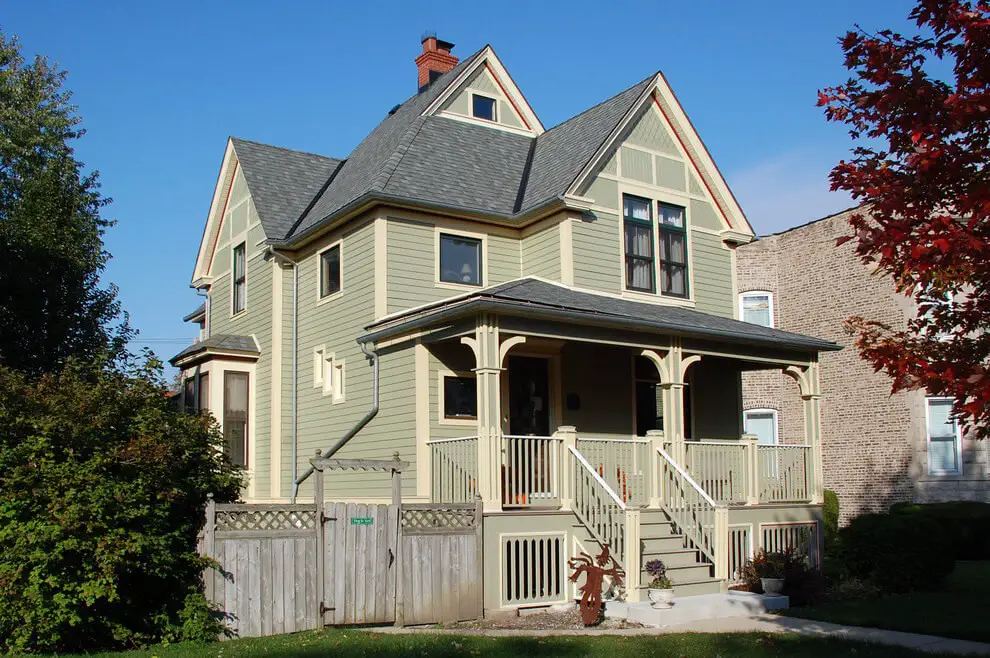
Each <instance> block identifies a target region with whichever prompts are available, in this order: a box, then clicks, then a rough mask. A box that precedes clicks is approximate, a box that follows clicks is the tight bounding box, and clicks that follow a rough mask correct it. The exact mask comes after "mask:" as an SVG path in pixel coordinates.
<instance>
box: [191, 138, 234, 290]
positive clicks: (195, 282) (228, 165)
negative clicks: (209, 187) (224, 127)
mask: <svg viewBox="0 0 990 658" xmlns="http://www.w3.org/2000/svg"><path fill="white" fill-rule="evenodd" d="M237 167H238V162H237V154H236V153H235V152H234V145H233V142H232V140H230V139H229V138H228V139H227V148H226V149H225V150H224V154H223V161H222V162H221V164H220V174H219V175H218V176H217V184H216V187H215V188H214V190H213V200H212V201H210V212H209V214H208V215H207V218H206V227H205V228H204V229H203V237H202V239H201V240H200V244H199V253H198V254H197V256H196V266H195V268H194V269H193V276H192V283H191V285H192V287H193V288H201V287H203V286H204V285H207V284H208V283H209V278H210V267H211V266H212V265H213V256H214V254H215V253H216V249H217V244H218V243H219V241H220V229H221V228H222V225H223V216H224V214H225V213H226V211H227V201H228V200H229V199H230V190H231V188H232V187H233V185H234V177H235V176H237Z"/></svg>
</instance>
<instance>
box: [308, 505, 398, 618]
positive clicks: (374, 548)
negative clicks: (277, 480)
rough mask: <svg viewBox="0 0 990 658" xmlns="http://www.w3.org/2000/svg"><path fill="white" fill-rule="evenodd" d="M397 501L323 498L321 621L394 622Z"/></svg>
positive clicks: (396, 570)
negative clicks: (365, 502)
mask: <svg viewBox="0 0 990 658" xmlns="http://www.w3.org/2000/svg"><path fill="white" fill-rule="evenodd" d="M398 543H399V506H398V505H362V504H358V503H327V504H326V506H325V511H324V517H323V547H324V548H323V554H324V569H323V607H322V608H321V613H322V614H323V623H324V624H331V625H339V624H382V623H390V622H393V621H395V585H396V573H397V572H398V564H397V563H396V560H397V559H398V553H397V551H398Z"/></svg>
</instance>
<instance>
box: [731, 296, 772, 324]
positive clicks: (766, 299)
mask: <svg viewBox="0 0 990 658" xmlns="http://www.w3.org/2000/svg"><path fill="white" fill-rule="evenodd" d="M739 317H740V319H741V320H742V321H743V322H752V323H753V324H758V325H760V326H763V327H773V295H771V294H770V293H769V292H761V291H752V292H744V293H742V294H741V295H739Z"/></svg>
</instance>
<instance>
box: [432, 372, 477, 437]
mask: <svg viewBox="0 0 990 658" xmlns="http://www.w3.org/2000/svg"><path fill="white" fill-rule="evenodd" d="M445 377H472V378H474V379H477V375H476V374H475V373H473V372H470V371H466V370H440V371H438V372H437V400H438V401H439V405H438V406H437V422H438V423H439V424H440V425H459V426H461V427H466V426H471V427H474V426H476V425H477V424H478V420H477V419H476V418H475V419H473V420H472V419H470V418H447V416H446V414H445V413H444V409H445V400H444V386H443V380H444V378H445Z"/></svg>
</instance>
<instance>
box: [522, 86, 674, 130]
mask: <svg viewBox="0 0 990 658" xmlns="http://www.w3.org/2000/svg"><path fill="white" fill-rule="evenodd" d="M659 73H660V71H659V70H658V71H657V72H656V73H653V74H651V75H649V76H647V77H645V78H643V79H642V80H640V81H639V82H637V83H636V84H634V85H630V86H628V87H626V88H625V89H623V90H622V91H620V92H618V93H616V94H613V95H612V96H609V97H608V98H606V99H605V100H603V101H601V102H600V103H595V104H594V105H592V106H591V107H589V108H588V109H586V110H583V111H582V112H579V113H577V114H575V115H574V116H572V117H570V118H569V119H564V120H563V121H561V122H560V123H558V124H557V125H556V126H554V127H553V128H550V129H549V130H545V131H543V135H547V134H549V133H552V132H553V131H554V130H556V129H557V128H560V127H561V126H563V125H565V124H568V123H570V122H571V121H574V120H575V119H578V118H580V117H581V116H584V115H585V114H587V113H588V112H591V111H592V110H594V109H596V108H598V107H601V106H602V105H605V104H606V103H610V102H612V101H614V100H615V99H616V98H618V97H619V96H621V95H622V94H624V93H626V92H627V91H629V90H631V89H635V88H636V87H638V86H640V85H641V84H643V83H644V82H646V81H647V80H652V79H653V78H655V77H657V74H659ZM543 135H540V136H539V137H537V139H539V138H540V137H543Z"/></svg>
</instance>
